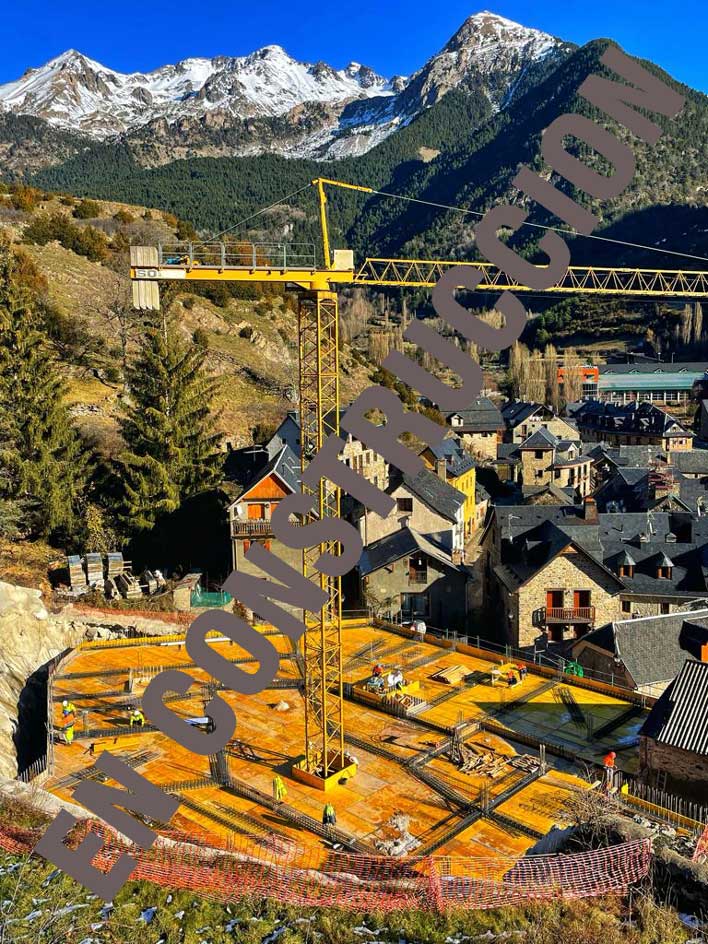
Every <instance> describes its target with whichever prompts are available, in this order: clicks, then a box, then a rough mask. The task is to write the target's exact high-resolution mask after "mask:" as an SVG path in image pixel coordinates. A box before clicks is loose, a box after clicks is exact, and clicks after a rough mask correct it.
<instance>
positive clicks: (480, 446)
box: [445, 397, 504, 459]
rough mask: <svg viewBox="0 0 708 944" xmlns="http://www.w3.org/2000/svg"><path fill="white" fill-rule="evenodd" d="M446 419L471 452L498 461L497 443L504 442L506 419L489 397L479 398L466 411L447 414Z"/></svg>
mask: <svg viewBox="0 0 708 944" xmlns="http://www.w3.org/2000/svg"><path fill="white" fill-rule="evenodd" d="M445 419H446V421H447V423H448V425H449V426H450V428H451V429H452V431H453V432H454V433H455V435H456V436H459V438H460V439H461V440H462V443H463V445H464V446H466V447H467V448H468V449H469V450H470V452H472V453H473V454H474V455H476V456H479V457H481V458H486V459H496V457H497V443H500V442H501V441H502V437H503V433H504V418H503V416H502V415H501V412H500V411H499V408H498V407H497V406H495V404H494V403H492V401H491V400H490V399H489V397H478V398H477V399H476V400H473V401H472V403H470V405H469V406H468V407H467V408H466V409H464V410H457V411H453V412H450V413H446V414H445Z"/></svg>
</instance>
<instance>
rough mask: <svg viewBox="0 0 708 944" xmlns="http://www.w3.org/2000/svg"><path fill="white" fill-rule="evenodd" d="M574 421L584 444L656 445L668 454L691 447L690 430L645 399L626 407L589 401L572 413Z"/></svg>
mask: <svg viewBox="0 0 708 944" xmlns="http://www.w3.org/2000/svg"><path fill="white" fill-rule="evenodd" d="M573 419H574V420H575V422H576V423H577V426H578V431H579V432H580V435H581V437H582V439H583V441H584V442H604V443H607V444H608V445H610V446H620V445H635V446H638V445H646V446H659V447H660V448H661V449H663V450H664V451H665V452H667V453H670V452H686V451H688V450H690V449H692V448H693V433H692V432H691V430H689V429H688V428H687V427H686V426H684V425H683V424H682V423H680V422H679V421H678V420H677V419H676V418H675V417H673V416H671V414H669V413H667V412H666V410H662V409H660V408H659V407H658V406H655V405H654V404H653V403H649V402H648V401H646V400H642V401H641V402H637V401H634V402H632V403H628V404H626V405H625V406H617V405H615V404H613V403H604V402H601V401H600V400H588V401H586V402H585V403H583V404H582V405H581V406H580V408H579V409H578V410H576V411H575V413H574V415H573Z"/></svg>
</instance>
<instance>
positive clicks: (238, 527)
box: [231, 518, 273, 538]
mask: <svg viewBox="0 0 708 944" xmlns="http://www.w3.org/2000/svg"><path fill="white" fill-rule="evenodd" d="M231 537H232V538H270V537H273V526H272V524H271V522H270V520H266V519H264V518H232V519H231Z"/></svg>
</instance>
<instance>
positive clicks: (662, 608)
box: [661, 603, 671, 616]
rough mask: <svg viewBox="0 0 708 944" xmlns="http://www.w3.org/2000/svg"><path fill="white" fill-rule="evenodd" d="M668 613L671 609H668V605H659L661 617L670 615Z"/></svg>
mask: <svg viewBox="0 0 708 944" xmlns="http://www.w3.org/2000/svg"><path fill="white" fill-rule="evenodd" d="M670 612H671V609H670V607H669V604H668V603H662V604H661V614H662V616H665V615H666V614H667V613H670Z"/></svg>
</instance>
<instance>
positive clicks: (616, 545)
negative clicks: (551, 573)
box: [494, 505, 708, 599]
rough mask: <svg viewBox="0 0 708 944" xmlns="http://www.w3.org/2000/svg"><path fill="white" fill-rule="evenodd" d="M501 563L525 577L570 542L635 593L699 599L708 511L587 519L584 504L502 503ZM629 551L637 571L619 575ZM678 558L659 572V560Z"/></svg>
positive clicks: (706, 584) (707, 558)
mask: <svg viewBox="0 0 708 944" xmlns="http://www.w3.org/2000/svg"><path fill="white" fill-rule="evenodd" d="M494 515H495V518H496V522H497V527H498V528H499V531H500V534H501V563H502V565H503V566H504V567H505V568H506V569H507V570H508V572H509V573H511V574H513V575H514V578H515V580H516V581H517V583H523V582H525V581H526V580H528V579H530V578H531V577H532V576H533V575H534V574H535V573H537V572H538V571H540V570H542V569H543V568H544V567H545V566H546V565H547V564H548V563H549V561H550V560H552V559H553V557H555V555H556V554H558V553H559V552H560V551H561V550H563V548H564V547H566V546H567V545H568V543H569V542H571V541H572V542H573V543H574V544H575V546H576V547H578V548H582V549H583V550H584V551H585V552H586V553H587V554H589V555H590V557H591V558H592V559H593V560H594V561H595V563H596V564H597V565H598V566H601V567H603V568H604V569H605V570H606V571H607V572H609V573H611V574H612V575H613V578H614V580H615V581H616V582H617V585H618V589H619V588H620V587H622V588H624V590H625V592H629V593H632V594H636V595H654V596H658V597H660V598H665V597H666V596H670V597H674V598H677V599H681V598H685V599H696V598H697V597H702V596H706V592H707V591H708V516H701V517H696V516H695V515H694V514H691V513H689V512H685V511H676V512H665V511H659V512H651V513H649V512H623V513H622V514H606V513H599V514H598V516H597V519H598V520H597V522H593V521H589V520H586V519H585V517H584V514H583V509H582V507H579V506H575V505H574V506H559V505H497V506H496V508H495V510H494ZM625 552H629V553H630V554H631V556H632V557H633V558H634V560H635V561H636V566H635V569H634V574H633V576H631V577H630V576H622V577H620V576H619V565H620V562H621V560H622V558H623V555H624V554H625ZM662 554H665V555H666V556H667V557H668V558H670V559H671V560H672V561H673V566H672V570H671V576H670V577H658V576H657V572H656V571H657V561H658V559H659V556H660V555H662Z"/></svg>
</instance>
